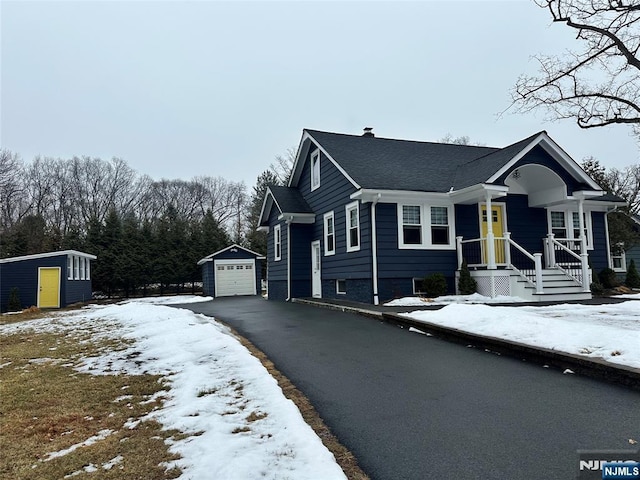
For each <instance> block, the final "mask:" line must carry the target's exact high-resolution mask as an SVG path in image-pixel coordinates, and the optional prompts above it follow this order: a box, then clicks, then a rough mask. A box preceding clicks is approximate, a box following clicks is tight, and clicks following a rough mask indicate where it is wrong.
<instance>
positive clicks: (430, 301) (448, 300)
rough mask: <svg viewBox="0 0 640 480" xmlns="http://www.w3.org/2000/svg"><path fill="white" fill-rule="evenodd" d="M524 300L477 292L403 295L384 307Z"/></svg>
mask: <svg viewBox="0 0 640 480" xmlns="http://www.w3.org/2000/svg"><path fill="white" fill-rule="evenodd" d="M525 301H526V300H524V299H522V298H520V297H508V296H505V295H498V296H497V297H494V298H491V297H485V296H484V295H480V294H479V293H474V294H473V295H445V296H442V297H436V298H425V297H404V298H397V299H395V300H391V301H390V302H387V303H385V304H384V306H385V307H424V306H428V305H450V304H452V303H521V302H525Z"/></svg>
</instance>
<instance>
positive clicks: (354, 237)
mask: <svg viewBox="0 0 640 480" xmlns="http://www.w3.org/2000/svg"><path fill="white" fill-rule="evenodd" d="M346 216H347V252H355V251H357V250H360V212H359V209H358V202H353V203H350V204H349V205H347V207H346Z"/></svg>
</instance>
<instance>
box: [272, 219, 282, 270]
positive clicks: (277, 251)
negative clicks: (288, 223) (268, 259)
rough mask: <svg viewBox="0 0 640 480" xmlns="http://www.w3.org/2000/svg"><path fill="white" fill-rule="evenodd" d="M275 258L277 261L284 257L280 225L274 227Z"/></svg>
mask: <svg viewBox="0 0 640 480" xmlns="http://www.w3.org/2000/svg"><path fill="white" fill-rule="evenodd" d="M273 258H274V260H275V261H276V262H277V261H279V260H281V259H282V240H281V237H280V225H276V226H275V227H274V228H273Z"/></svg>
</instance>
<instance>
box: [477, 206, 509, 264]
mask: <svg viewBox="0 0 640 480" xmlns="http://www.w3.org/2000/svg"><path fill="white" fill-rule="evenodd" d="M480 211H481V222H480V233H481V236H482V238H486V237H487V232H488V231H489V228H488V226H487V206H486V205H484V204H483V205H481V207H480ZM491 221H492V222H493V225H492V229H493V236H494V237H495V238H496V240H494V244H495V249H496V263H497V264H501V263H505V255H504V248H505V242H504V239H503V237H504V218H503V213H502V205H491ZM487 248H488V245H486V241H485V242H484V245H483V248H482V261H483V263H487V261H488V254H487Z"/></svg>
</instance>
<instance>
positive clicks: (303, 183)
mask: <svg viewBox="0 0 640 480" xmlns="http://www.w3.org/2000/svg"><path fill="white" fill-rule="evenodd" d="M312 151H313V149H311V151H310V153H309V156H310V155H311V153H312ZM298 185H299V189H300V191H301V193H302V195H303V196H304V198H305V200H306V201H307V203H308V204H309V206H310V207H311V208H312V210H313V211H314V212H315V214H316V221H315V223H314V224H313V225H312V226H310V229H309V232H308V233H307V234H305V235H301V236H300V238H297V237H296V236H295V235H292V246H291V249H292V255H294V257H292V258H304V259H305V260H304V261H305V262H306V263H307V265H308V266H307V265H296V269H295V271H296V272H297V273H296V275H299V276H298V277H297V278H296V282H295V284H296V285H295V288H294V290H295V293H296V294H294V292H293V291H292V296H298V295H297V294H298V293H300V294H303V295H304V296H310V294H311V285H310V283H311V242H313V241H315V240H319V241H320V248H321V251H322V257H321V269H322V279H323V281H322V297H323V298H334V297H335V296H336V293H335V281H334V280H336V279H345V280H347V281H348V282H349V283H353V285H362V284H367V285H368V287H367V289H368V290H367V292H368V293H366V294H364V293H363V289H362V288H361V287H358V288H352V289H349V288H347V294H346V295H340V298H342V299H345V300H353V301H366V302H371V301H372V299H373V294H372V289H373V286H372V271H373V270H372V262H371V215H370V212H371V209H370V205H369V204H362V203H359V205H358V209H359V219H360V250H358V251H355V252H347V230H346V229H347V216H346V209H345V207H346V205H348V204H350V203H352V202H353V201H352V200H351V198H350V195H351V194H352V193H354V192H355V191H356V188H355V187H354V186H353V185H352V184H351V182H349V181H348V180H347V179H346V177H345V176H344V175H343V174H342V173H341V172H340V171H339V170H338V169H337V168H336V167H335V165H333V163H332V162H331V161H330V160H329V159H328V158H327V157H326V156H325V155H323V154H322V153H321V154H320V187H319V188H317V189H316V190H314V191H311V169H310V162H309V157H307V159H306V161H305V165H304V167H303V169H302V172H301V175H300V180H299V184H298ZM331 211H333V212H334V229H335V254H334V255H324V251H325V239H324V214H325V213H328V212H331ZM298 249H299V251H300V252H302V256H298V255H296V252H297V251H298ZM298 268H299V270H298ZM303 278H304V281H302V279H303ZM298 285H300V288H298ZM363 299H364V300H363Z"/></svg>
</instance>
